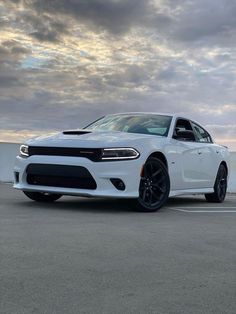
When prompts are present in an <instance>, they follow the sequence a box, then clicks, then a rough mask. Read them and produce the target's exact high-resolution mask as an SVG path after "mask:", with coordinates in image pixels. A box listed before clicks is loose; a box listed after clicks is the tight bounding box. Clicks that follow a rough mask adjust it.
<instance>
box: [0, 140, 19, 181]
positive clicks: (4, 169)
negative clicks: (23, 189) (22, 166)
mask: <svg viewBox="0 0 236 314" xmlns="http://www.w3.org/2000/svg"><path fill="white" fill-rule="evenodd" d="M19 148H20V144H15V143H0V181H3V182H12V181H13V167H14V163H15V159H16V156H17V155H18V153H19Z"/></svg>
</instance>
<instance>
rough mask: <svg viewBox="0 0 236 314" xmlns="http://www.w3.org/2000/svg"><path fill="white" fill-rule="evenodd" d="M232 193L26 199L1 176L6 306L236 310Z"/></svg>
mask: <svg viewBox="0 0 236 314" xmlns="http://www.w3.org/2000/svg"><path fill="white" fill-rule="evenodd" d="M235 223H236V196H235V195H229V196H228V197H227V200H226V201H225V202H224V203H223V204H209V203H206V202H205V200H204V198H203V197H199V196H196V197H186V198H173V199H170V200H169V201H168V203H167V205H166V206H165V207H164V208H163V209H161V210H160V211H158V212H156V213H138V212H135V211H134V210H133V209H132V207H131V205H130V203H129V202H125V201H123V200H122V201H121V200H103V199H100V200H99V199H85V198H76V197H63V198H61V199H60V200H59V201H57V202H55V203H53V204H40V203H35V202H33V201H30V200H28V199H27V198H26V197H25V196H24V195H23V193H22V192H20V191H16V190H14V189H13V188H12V187H11V186H10V185H6V184H0V313H1V314H28V313H29V314H31V313H32V314H33V313H40V314H46V313H49V314H54V313H55V314H60V313H66V314H71V313H76V314H78V313H89V314H90V313H91V314H96V313H99V314H101V313H102V314H103V313H104V314H108V313H109V314H116V313H122V314H123V313H135V314H137V313H138V314H139V313H140V314H142V313H145V314H146V313H147V314H149V313H156V314H182V313H186V314H195V313H196V314H198V313H199V314H200V313H201V314H211V313H212V314H213V313H214V314H218V313H219V314H227V313H230V314H231V313H232V314H235V313H236V226H235V225H236V224H235Z"/></svg>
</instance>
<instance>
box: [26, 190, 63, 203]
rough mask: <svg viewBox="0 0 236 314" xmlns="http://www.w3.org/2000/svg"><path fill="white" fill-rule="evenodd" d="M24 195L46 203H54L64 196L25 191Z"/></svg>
mask: <svg viewBox="0 0 236 314" xmlns="http://www.w3.org/2000/svg"><path fill="white" fill-rule="evenodd" d="M23 193H24V194H25V195H26V196H27V197H28V198H30V199H31V200H33V201H36V202H44V203H51V202H54V201H56V200H58V199H59V198H60V197H61V196H62V195H61V194H51V193H45V192H27V191H23Z"/></svg>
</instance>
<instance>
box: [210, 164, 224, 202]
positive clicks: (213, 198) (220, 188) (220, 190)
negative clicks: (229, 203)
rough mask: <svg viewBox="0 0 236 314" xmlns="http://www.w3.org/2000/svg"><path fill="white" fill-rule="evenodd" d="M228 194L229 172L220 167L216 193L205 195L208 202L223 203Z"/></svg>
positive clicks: (215, 186) (215, 187) (215, 185)
mask: <svg viewBox="0 0 236 314" xmlns="http://www.w3.org/2000/svg"><path fill="white" fill-rule="evenodd" d="M226 192H227V170H226V168H225V166H224V165H222V164H221V165H220V167H219V169H218V172H217V176H216V180H215V184H214V193H211V194H205V198H206V200H207V202H212V203H222V202H223V201H224V199H225V196H226Z"/></svg>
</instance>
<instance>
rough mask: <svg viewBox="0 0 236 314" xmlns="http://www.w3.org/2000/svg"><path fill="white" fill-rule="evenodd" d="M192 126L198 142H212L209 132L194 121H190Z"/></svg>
mask: <svg viewBox="0 0 236 314" xmlns="http://www.w3.org/2000/svg"><path fill="white" fill-rule="evenodd" d="M192 126H193V130H194V133H195V136H196V139H197V141H198V142H203V143H212V139H211V136H210V135H209V133H207V131H206V130H204V129H203V128H202V127H200V126H199V125H198V124H196V123H194V122H192Z"/></svg>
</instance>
